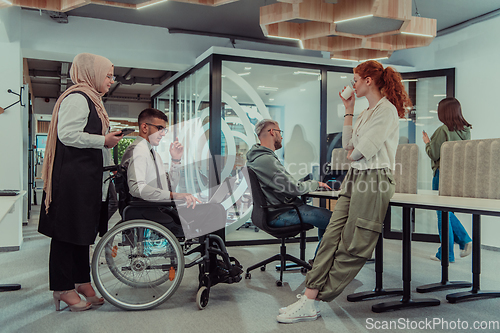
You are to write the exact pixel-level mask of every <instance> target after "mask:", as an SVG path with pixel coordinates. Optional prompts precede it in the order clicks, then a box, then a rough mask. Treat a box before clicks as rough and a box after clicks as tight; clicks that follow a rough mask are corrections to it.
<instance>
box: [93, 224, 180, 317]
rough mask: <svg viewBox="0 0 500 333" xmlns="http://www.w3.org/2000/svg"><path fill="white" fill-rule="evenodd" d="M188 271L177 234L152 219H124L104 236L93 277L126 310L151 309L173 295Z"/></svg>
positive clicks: (97, 285) (96, 253) (108, 296)
mask: <svg viewBox="0 0 500 333" xmlns="http://www.w3.org/2000/svg"><path fill="white" fill-rule="evenodd" d="M183 275H184V255H183V251H182V247H181V245H180V244H179V241H178V240H177V238H176V237H175V236H174V235H173V234H172V233H171V232H170V230H168V229H167V228H165V227H164V226H162V225H160V224H158V223H156V222H152V221H148V220H132V221H127V222H123V223H120V224H118V225H116V226H115V227H114V228H112V229H111V230H109V231H108V232H107V233H106V234H105V235H104V237H102V238H101V240H100V241H99V243H98V244H97V246H96V247H95V250H94V255H93V257H92V277H93V279H94V283H95V285H96V287H97V289H98V290H99V292H100V293H101V294H102V296H103V297H104V298H105V299H106V300H107V301H108V302H110V303H111V304H113V305H115V306H117V307H119V308H122V309H125V310H147V309H151V308H154V307H155V306H158V305H160V304H161V303H163V302H165V301H166V300H167V299H168V298H170V297H171V296H172V295H173V294H174V293H175V291H176V290H177V288H178V287H179V285H180V283H181V281H182V277H183Z"/></svg>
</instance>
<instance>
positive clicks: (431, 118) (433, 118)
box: [417, 116, 434, 119]
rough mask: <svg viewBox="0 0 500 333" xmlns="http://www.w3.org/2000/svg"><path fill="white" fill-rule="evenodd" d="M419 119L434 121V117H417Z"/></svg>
mask: <svg viewBox="0 0 500 333" xmlns="http://www.w3.org/2000/svg"><path fill="white" fill-rule="evenodd" d="M417 119H434V117H432V116H425V117H417Z"/></svg>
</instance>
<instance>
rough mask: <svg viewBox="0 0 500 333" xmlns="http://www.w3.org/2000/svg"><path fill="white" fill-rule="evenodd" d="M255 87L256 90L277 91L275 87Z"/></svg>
mask: <svg viewBox="0 0 500 333" xmlns="http://www.w3.org/2000/svg"><path fill="white" fill-rule="evenodd" d="M257 89H258V90H268V91H278V88H277V87H266V86H259V87H258V88H257Z"/></svg>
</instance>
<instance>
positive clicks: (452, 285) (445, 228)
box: [417, 211, 472, 293]
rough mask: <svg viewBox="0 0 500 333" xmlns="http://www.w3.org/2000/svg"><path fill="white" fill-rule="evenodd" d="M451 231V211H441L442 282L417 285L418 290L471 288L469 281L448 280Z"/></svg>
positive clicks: (424, 291)
mask: <svg viewBox="0 0 500 333" xmlns="http://www.w3.org/2000/svg"><path fill="white" fill-rule="evenodd" d="M445 221H446V222H445ZM449 233H450V228H449V213H448V212H446V211H443V212H441V282H437V283H431V284H426V285H423V286H420V287H417V292H419V293H428V292H432V291H438V290H446V289H459V288H470V287H471V286H472V284H471V283H470V282H467V281H448V266H449V257H450V251H449V245H450V240H449Z"/></svg>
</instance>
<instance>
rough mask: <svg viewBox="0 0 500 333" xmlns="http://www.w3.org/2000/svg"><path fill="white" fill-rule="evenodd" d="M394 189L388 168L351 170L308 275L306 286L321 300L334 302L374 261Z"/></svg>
mask: <svg viewBox="0 0 500 333" xmlns="http://www.w3.org/2000/svg"><path fill="white" fill-rule="evenodd" d="M394 190H395V183H394V178H393V176H392V173H391V171H390V170H389V169H387V168H385V169H373V170H357V169H353V168H351V169H350V170H349V172H348V173H347V175H346V177H345V179H344V182H343V183H342V190H341V192H340V194H339V199H338V202H337V204H336V206H335V209H334V211H333V214H332V217H331V219H330V223H329V224H328V226H327V228H326V231H325V234H324V235H323V239H322V241H321V245H320V247H319V249H318V253H317V255H316V258H315V259H314V265H313V267H312V270H310V271H309V272H308V273H307V276H306V287H307V288H310V289H318V290H319V294H318V296H317V298H318V299H320V300H322V301H325V302H330V301H332V300H334V299H335V297H337V296H338V295H340V293H342V291H343V290H344V288H345V287H346V286H347V285H348V284H349V283H350V282H351V281H352V280H353V279H354V277H355V276H356V275H357V274H358V272H359V271H360V270H361V268H362V267H363V265H364V264H365V262H366V260H367V259H369V258H371V255H372V252H373V249H374V248H375V245H376V244H377V240H378V237H379V235H380V233H381V232H382V227H383V222H384V218H385V214H386V212H387V208H388V207H389V201H390V199H391V198H392V196H393V194H394Z"/></svg>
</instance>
